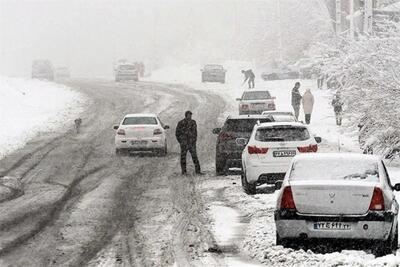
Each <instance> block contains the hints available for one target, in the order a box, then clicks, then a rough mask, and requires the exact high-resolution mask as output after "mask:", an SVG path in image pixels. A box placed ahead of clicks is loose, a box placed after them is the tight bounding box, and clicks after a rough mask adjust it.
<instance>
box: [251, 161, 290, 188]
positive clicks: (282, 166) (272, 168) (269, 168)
mask: <svg viewBox="0 0 400 267" xmlns="http://www.w3.org/2000/svg"><path fill="white" fill-rule="evenodd" d="M291 159H292V158H288V161H287V162H270V163H258V164H257V165H256V164H254V163H253V164H246V178H247V181H248V182H249V183H256V182H258V181H259V180H260V179H262V178H263V176H266V175H268V174H283V173H286V172H287V171H288V169H289V165H290V162H291ZM279 176H282V175H279ZM262 180H263V179H262Z"/></svg>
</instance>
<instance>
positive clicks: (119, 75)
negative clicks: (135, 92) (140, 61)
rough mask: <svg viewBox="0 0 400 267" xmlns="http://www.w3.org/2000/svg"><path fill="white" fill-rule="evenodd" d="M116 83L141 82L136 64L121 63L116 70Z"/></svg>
mask: <svg viewBox="0 0 400 267" xmlns="http://www.w3.org/2000/svg"><path fill="white" fill-rule="evenodd" d="M115 81H116V82H120V81H135V82H137V81H139V69H138V66H137V64H135V63H120V64H118V65H117V66H116V68H115Z"/></svg>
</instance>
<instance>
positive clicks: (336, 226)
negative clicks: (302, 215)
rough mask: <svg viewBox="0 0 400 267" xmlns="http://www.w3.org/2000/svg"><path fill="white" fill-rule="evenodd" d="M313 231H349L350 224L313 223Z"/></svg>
mask: <svg viewBox="0 0 400 267" xmlns="http://www.w3.org/2000/svg"><path fill="white" fill-rule="evenodd" d="M313 224H314V227H313V228H314V230H344V231H346V230H351V224H349V223H343V222H315V223H313Z"/></svg>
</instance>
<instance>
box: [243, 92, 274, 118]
mask: <svg viewBox="0 0 400 267" xmlns="http://www.w3.org/2000/svg"><path fill="white" fill-rule="evenodd" d="M236 100H237V101H239V115H245V114H261V113H262V112H263V111H266V110H275V97H271V94H270V93H269V91H267V90H263V91H256V90H248V91H244V92H243V95H242V97H241V98H238V99H236Z"/></svg>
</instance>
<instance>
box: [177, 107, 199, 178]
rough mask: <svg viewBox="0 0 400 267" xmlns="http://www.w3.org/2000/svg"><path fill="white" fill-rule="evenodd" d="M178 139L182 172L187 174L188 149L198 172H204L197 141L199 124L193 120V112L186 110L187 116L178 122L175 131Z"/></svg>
mask: <svg viewBox="0 0 400 267" xmlns="http://www.w3.org/2000/svg"><path fill="white" fill-rule="evenodd" d="M175 136H176V139H177V140H178V142H179V145H180V146H181V169H182V174H183V175H184V174H186V155H187V153H188V151H189V152H190V155H191V156H192V160H193V163H194V166H195V171H196V173H197V174H202V173H201V171H200V162H199V159H198V158H197V151H196V142H197V124H196V121H195V120H192V112H191V111H189V110H188V111H186V112H185V118H184V119H183V120H181V121H179V122H178V125H177V126H176V131H175Z"/></svg>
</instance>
